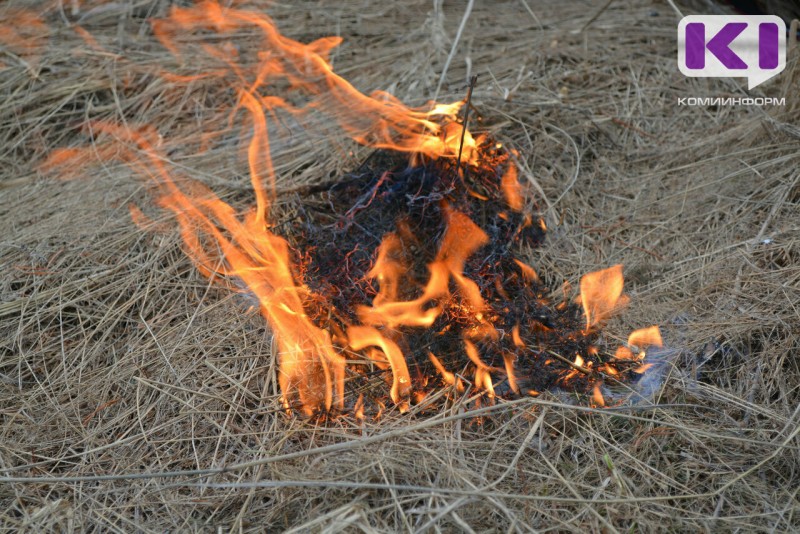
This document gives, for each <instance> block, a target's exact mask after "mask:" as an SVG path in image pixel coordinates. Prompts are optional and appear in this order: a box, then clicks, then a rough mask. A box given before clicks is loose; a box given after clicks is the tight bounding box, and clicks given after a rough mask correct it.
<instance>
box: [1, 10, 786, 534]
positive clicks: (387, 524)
mask: <svg viewBox="0 0 800 534" xmlns="http://www.w3.org/2000/svg"><path fill="white" fill-rule="evenodd" d="M248 3H249V4H253V3H257V2H248ZM165 4H166V2H163V1H161V2H159V1H153V0H140V1H136V2H131V3H116V4H107V5H105V6H100V2H67V1H64V2H59V3H56V4H54V5H53V6H51V7H47V8H42V7H40V6H37V7H35V8H34V9H35V10H36V12H37V13H38V12H41V13H44V19H45V21H46V26H45V27H44V28H43V27H41V26H36V25H33V26H32V29H31V30H30V32H29V33H31V32H32V34H33V36H31V35H27V36H26V37H25V41H24V43H22V44H20V42H10V39H8V38H7V39H6V41H8V42H6V41H3V40H2V39H0V51H2V54H3V55H2V57H0V60H2V62H3V64H4V65H5V68H4V69H3V70H0V125H2V127H0V160H1V161H2V165H0V199H2V202H0V235H2V238H0V265H2V268H3V269H2V272H3V276H2V277H0V299H1V301H0V417H2V426H0V503H1V506H0V510H2V512H0V524H2V525H3V528H6V529H9V530H17V529H20V530H29V531H44V530H72V529H80V530H96V531H132V530H143V531H154V532H160V531H165V530H211V529H212V528H216V527H222V528H223V529H232V530H239V529H242V530H262V529H270V530H277V529H288V528H294V529H296V530H297V531H308V530H311V531H333V530H340V529H344V528H346V529H348V530H353V531H355V530H363V531H366V532H385V531H415V532H416V531H426V532H436V531H451V530H470V529H472V530H474V531H494V530H497V531H508V532H514V531H533V530H535V531H541V530H559V531H573V530H574V531H602V532H612V531H623V530H626V531H627V530H643V531H654V530H671V531H676V530H680V531H696V530H704V531H712V530H714V531H719V530H721V531H728V530H744V531H793V530H795V531H796V530H797V529H798V528H800V502H798V491H800V489H798V488H800V485H798V480H799V479H800V478H799V477H800V475H799V474H798V473H799V472H800V439H798V433H799V432H800V411H798V406H799V405H800V403H799V401H800V391H799V390H798V387H800V364H798V360H797V353H798V349H799V348H800V342H799V341H798V340H800V328H799V326H800V304H799V303H800V240H799V239H798V235H800V209H799V206H798V204H800V172H799V171H798V163H800V129H798V128H799V125H798V122H799V121H798V119H800V99H798V91H797V84H798V83H800V67H798V65H797V63H798V54H797V53H796V52H797V50H795V53H794V55H793V57H792V58H790V60H791V61H792V63H791V64H790V66H789V67H788V68H787V70H788V72H785V73H784V74H782V75H781V76H780V77H779V78H777V79H776V80H774V81H772V82H771V83H769V84H767V85H765V86H763V87H761V88H758V89H756V90H755V93H756V94H761V93H762V92H763V93H764V94H767V95H771V96H780V95H786V96H787V102H786V106H783V107H768V108H763V109H762V108H757V107H720V108H690V107H679V106H678V105H677V98H678V97H679V96H716V95H743V94H744V92H743V90H742V89H741V86H742V82H741V81H740V80H736V81H717V80H704V79H686V78H684V77H682V76H681V75H680V74H679V73H678V71H677V69H676V68H675V60H674V58H675V38H674V33H675V25H676V17H675V14H674V12H673V11H672V9H671V7H670V6H669V4H668V3H666V2H657V1H655V2H653V1H644V0H632V1H630V2H614V3H613V4H612V5H611V6H610V7H609V8H608V10H606V11H605V12H604V13H602V14H601V15H600V16H599V17H598V18H597V19H596V20H595V21H594V22H593V23H592V25H591V27H590V28H588V29H587V30H586V31H584V32H583V33H579V34H575V33H572V30H575V29H580V28H581V26H582V25H583V24H584V23H585V22H586V21H588V20H589V19H590V17H591V16H592V14H593V10H594V9H596V6H597V3H595V4H591V3H589V2H583V1H580V0H559V1H548V2H530V1H528V2H527V3H526V2H522V1H514V2H507V3H502V4H496V5H495V4H494V3H492V5H491V6H487V5H476V6H475V8H474V10H473V12H472V13H471V15H470V18H469V20H468V21H467V24H466V26H465V27H464V31H463V33H462V35H461V38H460V41H459V46H458V49H457V51H456V53H455V55H454V56H453V59H452V62H451V63H450V66H449V69H448V72H447V78H446V80H445V83H444V84H443V85H442V91H441V95H440V100H456V99H459V98H461V97H462V96H463V93H464V88H465V85H466V79H467V77H468V75H469V74H470V72H473V73H480V75H481V78H480V83H479V86H478V87H477V89H476V91H475V95H474V97H473V100H474V102H475V103H476V105H477V107H478V109H479V110H480V111H481V112H482V113H483V115H484V122H483V124H484V125H485V126H486V127H490V128H491V130H492V131H493V132H495V133H496V135H497V136H498V137H500V138H501V139H503V140H504V141H506V142H508V143H509V144H512V145H513V146H515V147H517V148H518V149H519V151H520V153H521V164H522V166H523V167H525V168H527V169H529V171H530V176H529V177H530V179H531V180H535V182H536V184H537V186H538V187H540V188H541V191H542V193H543V194H544V197H545V198H542V197H541V195H540V198H539V205H540V206H541V207H542V208H543V210H546V213H545V216H546V218H547V220H548V222H549V228H550V232H549V237H548V241H547V243H546V245H545V246H544V247H542V248H541V249H539V250H536V251H533V252H532V262H533V264H534V265H536V267H537V269H538V270H539V271H540V272H541V273H544V274H546V275H547V276H548V278H549V279H550V280H551V281H553V282H554V283H558V282H560V281H561V280H571V281H573V282H575V281H577V279H578V277H579V276H580V275H581V274H582V273H585V272H587V271H590V270H593V269H597V268H601V267H605V266H608V265H610V264H613V263H617V262H622V263H624V264H625V265H626V279H627V290H628V292H629V293H630V294H631V296H632V305H631V306H630V307H629V309H628V310H627V311H626V312H625V313H624V314H623V315H622V316H621V317H620V318H619V319H618V320H616V322H614V323H613V324H612V325H610V327H609V329H608V337H609V342H610V343H611V342H613V341H614V340H615V339H616V338H623V337H624V336H625V335H626V333H627V332H628V331H629V330H630V329H631V328H634V327H640V326H645V325H648V324H652V323H656V324H660V325H662V330H663V331H664V333H665V338H666V341H667V343H668V345H669V346H670V347H672V348H673V349H674V354H675V355H674V359H673V363H672V365H671V366H670V368H669V370H668V373H667V375H666V376H665V377H664V382H663V385H662V386H661V387H660V388H659V390H658V392H657V395H656V397H655V401H656V402H655V403H654V404H652V405H651V404H638V405H632V406H622V407H618V408H613V409H605V410H593V409H588V408H585V407H580V406H576V405H574V403H571V402H568V401H567V400H566V399H563V398H560V397H557V396H556V395H544V396H542V397H540V398H539V399H523V400H521V401H514V402H504V403H500V404H498V405H497V406H494V407H491V408H486V409H485V410H486V413H484V414H481V415H483V416H484V417H481V418H478V417H477V415H478V414H476V413H474V412H472V413H469V412H465V411H464V410H463V409H462V406H461V405H460V404H458V403H456V404H455V405H453V406H452V408H451V409H450V410H448V411H447V412H444V413H441V414H439V415H437V416H435V417H419V416H416V415H414V414H413V413H412V414H410V415H400V414H397V413H390V414H388V415H387V416H385V417H384V418H383V420H382V421H380V422H378V423H369V422H368V423H365V424H363V425H362V424H358V423H357V422H355V421H353V420H351V419H349V418H348V417H341V418H339V419H338V420H336V421H335V422H333V423H331V424H328V425H326V426H314V425H311V424H308V423H307V422H306V421H303V420H302V419H300V418H291V417H287V416H286V415H285V414H284V413H282V412H281V411H280V404H279V401H278V392H277V391H276V364H275V359H274V357H273V356H272V352H271V337H270V334H269V332H268V331H267V329H266V327H265V325H264V322H263V320H262V319H261V317H260V316H259V315H257V314H256V313H254V312H252V311H250V310H249V303H248V302H247V301H246V299H244V298H242V297H241V296H240V295H237V294H236V293H234V292H230V291H228V290H226V289H224V288H220V287H217V286H213V285H210V284H209V282H208V281H207V280H205V279H203V278H202V277H201V276H200V275H199V274H198V273H197V272H196V270H195V269H194V268H193V267H192V266H191V264H190V262H189V261H188V260H187V259H186V257H185V256H184V254H183V252H182V250H181V245H180V242H179V241H180V240H179V237H178V236H177V235H176V232H175V231H174V230H173V226H174V225H173V224H172V221H171V220H170V218H169V217H167V216H166V215H165V214H163V213H162V212H160V211H159V210H158V209H157V208H155V207H152V206H151V205H150V204H148V201H149V197H148V195H147V191H146V188H145V187H144V186H143V185H142V182H141V181H140V180H139V179H138V178H136V177H135V176H134V175H133V174H132V173H131V172H130V170H128V169H127V168H126V167H124V166H122V165H119V164H116V163H108V164H107V165H105V166H102V167H99V168H94V169H95V170H93V171H92V172H91V173H89V174H90V176H84V177H83V178H82V179H75V180H69V181H59V180H56V179H54V178H52V175H53V174H61V175H65V174H69V173H70V172H72V171H73V170H74V169H73V168H68V167H63V168H56V169H55V172H52V171H51V172H50V173H48V175H47V176H45V175H43V173H42V172H40V164H41V163H42V162H43V161H44V159H45V157H46V155H47V154H48V153H49V151H50V150H51V149H53V148H55V147H75V146H80V145H81V144H84V143H85V141H86V135H85V134H84V133H81V131H80V127H81V124H83V123H84V122H85V121H86V120H87V119H110V120H115V121H126V122H131V123H150V124H153V125H155V126H156V127H157V128H158V130H159V132H160V133H162V135H163V136H164V139H165V140H164V146H162V147H161V148H162V150H163V152H164V153H165V154H169V158H170V160H171V163H172V164H174V165H175V166H176V167H177V168H178V169H180V170H181V172H182V173H183V174H185V175H187V176H192V177H193V178H195V179H198V180H200V181H202V182H204V183H206V184H207V185H209V186H210V187H211V188H212V189H214V190H215V191H217V192H218V193H219V194H220V195H222V196H223V197H224V198H226V199H227V200H228V201H229V202H232V203H234V204H235V205H237V206H239V207H241V208H245V207H246V206H247V205H248V203H249V202H250V201H251V198H250V194H249V192H248V182H247V177H246V165H245V164H244V162H243V160H242V157H241V156H242V154H241V150H240V145H239V144H238V143H237V142H235V138H236V135H235V134H236V132H232V133H231V132H229V133H225V134H223V135H222V136H221V137H222V139H223V141H224V140H225V139H227V138H230V142H222V141H220V142H217V143H215V144H214V145H213V147H212V148H211V149H210V150H207V151H205V152H202V153H198V151H197V147H198V146H199V144H200V141H201V140H200V139H198V134H197V132H198V131H201V130H202V131H211V130H214V129H215V128H217V127H220V128H221V126H220V125H222V124H223V123H224V118H225V109H226V106H228V105H229V104H230V103H231V102H232V95H231V94H230V93H229V92H228V91H227V90H226V89H225V88H224V87H219V86H215V85H214V84H213V83H211V82H208V83H206V82H196V83H192V84H183V85H170V84H167V83H165V82H164V81H163V79H162V78H160V77H159V76H156V75H155V73H156V72H157V71H158V69H159V68H161V67H162V66H163V67H175V68H182V67H179V66H177V67H176V65H175V62H174V60H172V59H169V56H168V54H167V53H166V51H165V50H163V49H162V48H161V47H160V46H159V45H158V44H157V43H156V42H155V41H154V40H153V39H152V37H151V35H150V30H149V26H148V24H147V22H146V17H148V16H154V15H157V14H159V13H164V10H165V8H166V6H165ZM478 4H480V3H478ZM14 5H16V6H21V7H25V5H24V3H21V2H17V3H16V4H14ZM27 5H32V4H27ZM73 6H78V7H79V8H80V10H79V11H77V12H72V11H71V10H72V7H73ZM126 6H133V7H132V8H130V9H129V8H128V7H126ZM526 6H529V7H526ZM592 6H594V7H592ZM262 7H263V6H262ZM463 8H464V5H451V4H447V5H444V6H443V5H442V4H441V3H440V2H434V3H433V6H432V5H431V3H429V2H402V3H391V2H390V3H386V2H371V3H361V2H340V3H337V7H336V8H322V7H320V6H319V5H318V4H317V3H315V2H308V3H304V4H302V5H295V6H293V7H289V6H288V5H272V6H269V7H266V8H265V9H266V10H267V11H268V12H269V13H270V15H271V16H273V17H274V18H275V19H276V20H277V22H278V25H279V27H280V28H281V29H282V30H283V31H284V32H285V33H286V34H288V35H289V36H292V37H294V38H298V39H300V40H304V41H306V40H310V39H313V38H316V37H320V36H323V35H328V34H337V33H338V34H340V35H342V36H343V37H345V43H344V45H343V46H342V47H341V48H340V49H339V50H338V51H337V52H335V53H334V65H335V67H336V69H337V71H338V72H340V73H341V74H343V75H344V76H345V77H347V78H349V79H350V80H352V81H353V82H354V84H355V85H356V86H357V87H359V88H360V89H362V90H365V91H371V90H374V89H390V90H391V91H392V92H393V93H394V94H396V95H397V96H399V97H400V98H401V99H403V100H405V101H408V102H411V103H422V102H424V101H425V100H426V98H429V97H430V96H431V95H432V94H433V93H434V92H435V90H436V87H437V85H439V73H440V72H441V69H442V67H443V65H444V64H445V62H446V61H447V58H448V55H449V53H450V49H451V44H452V39H453V37H454V36H455V35H456V31H457V29H458V27H459V24H460V22H461V17H462V14H463ZM11 9H12V8H11V7H9V6H6V5H4V6H2V7H0V19H2V20H3V22H4V23H6V24H7V23H9V22H11V23H13V22H14V21H18V20H25V19H24V17H22V18H20V15H19V11H17V12H12V11H11ZM655 13H657V14H658V16H657V17H656V16H654V14H655ZM77 22H80V24H81V26H82V27H83V28H84V29H85V30H87V31H88V32H90V33H91V34H92V36H93V37H94V38H95V39H96V40H97V42H98V44H99V46H100V47H98V48H94V49H93V48H92V47H91V46H90V45H89V44H88V43H87V42H86V41H84V40H83V39H82V38H81V37H80V36H79V34H78V33H77V31H76V29H75V27H74V24H75V23H77ZM20 24H21V23H20ZM37 31H38V32H40V33H41V32H45V34H44V35H42V36H39V37H37V35H38V34H37V33H36V32H37ZM4 35H10V34H8V33H6V34H4ZM247 42H248V40H247V36H246V35H243V36H242V43H247ZM792 86H793V87H792ZM323 133H324V134H325V135H324V137H326V139H329V140H330V142H328V143H321V142H320V140H321V137H323V135H322V134H320V133H319V132H305V133H303V132H300V133H298V134H297V135H294V136H291V138H290V139H289V140H288V141H287V142H286V144H285V146H279V147H277V149H276V152H278V153H280V157H279V161H278V163H279V165H278V167H279V173H280V175H281V176H282V177H283V181H282V182H281V186H282V187H286V188H291V187H292V186H294V185H296V184H297V183H308V182H311V181H314V180H319V179H321V178H326V179H327V177H328V176H329V174H330V173H332V172H333V173H335V172H339V171H342V170H348V169H352V168H353V167H354V166H355V165H357V163H358V162H359V161H360V159H361V158H362V157H363V156H364V154H365V153H366V152H365V151H364V150H363V149H356V148H355V147H353V146H351V144H350V143H347V142H344V141H343V140H341V139H338V138H336V137H331V136H330V134H328V133H327V132H324V130H323ZM226 136H228V137H226ZM84 174H86V171H84ZM132 201H133V202H136V203H137V204H138V205H139V206H141V207H142V208H143V210H144V211H145V212H146V213H147V214H148V215H150V216H151V217H154V218H155V220H156V221H157V223H159V227H158V228H157V229H156V231H154V232H149V233H148V232H143V231H141V230H140V229H138V228H137V227H136V226H135V225H133V224H132V222H131V219H130V216H129V214H128V209H127V204H128V203H129V202H132Z"/></svg>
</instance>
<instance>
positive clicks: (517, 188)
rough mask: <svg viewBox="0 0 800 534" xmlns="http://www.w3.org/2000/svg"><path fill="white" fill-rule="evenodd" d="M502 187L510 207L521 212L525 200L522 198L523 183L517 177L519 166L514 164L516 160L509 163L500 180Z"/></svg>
mask: <svg viewBox="0 0 800 534" xmlns="http://www.w3.org/2000/svg"><path fill="white" fill-rule="evenodd" d="M500 188H501V189H502V190H503V195H505V198H506V203H507V204H508V207H509V208H511V209H512V210H513V211H516V212H521V211H522V208H523V207H524V204H525V202H524V200H523V198H522V185H521V184H520V183H519V180H518V179H517V166H516V165H514V162H510V163H509V164H508V169H507V170H506V172H505V174H503V178H502V179H501V180H500Z"/></svg>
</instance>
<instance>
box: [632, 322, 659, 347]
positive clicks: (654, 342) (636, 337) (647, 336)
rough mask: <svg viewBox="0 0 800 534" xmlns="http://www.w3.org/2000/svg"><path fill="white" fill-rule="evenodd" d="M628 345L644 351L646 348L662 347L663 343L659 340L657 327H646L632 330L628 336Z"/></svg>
mask: <svg viewBox="0 0 800 534" xmlns="http://www.w3.org/2000/svg"><path fill="white" fill-rule="evenodd" d="M628 345H630V346H631V347H638V348H639V349H646V348H647V347H663V346H664V341H663V340H662V339H661V330H660V329H659V328H658V327H657V326H648V327H647V328H640V329H639V330H634V331H633V332H631V333H630V335H629V336H628Z"/></svg>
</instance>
